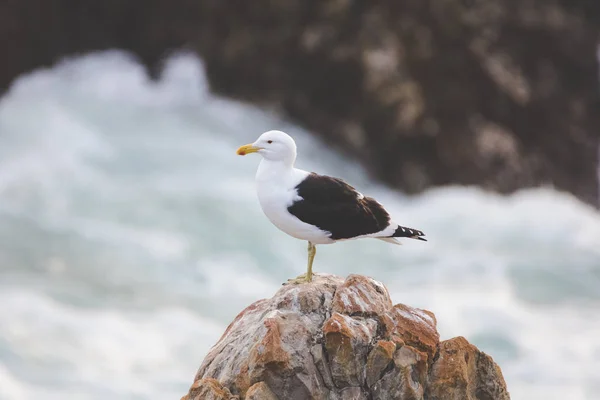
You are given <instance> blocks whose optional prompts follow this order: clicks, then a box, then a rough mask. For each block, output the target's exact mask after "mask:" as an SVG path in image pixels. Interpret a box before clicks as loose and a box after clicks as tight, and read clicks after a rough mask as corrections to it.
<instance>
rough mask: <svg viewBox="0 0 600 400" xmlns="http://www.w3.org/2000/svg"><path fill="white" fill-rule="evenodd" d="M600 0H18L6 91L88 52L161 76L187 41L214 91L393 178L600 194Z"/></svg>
mask: <svg viewBox="0 0 600 400" xmlns="http://www.w3.org/2000/svg"><path fill="white" fill-rule="evenodd" d="M598 26H600V2H598V1H590V0H547V1H540V2H534V1H522V0H489V1H477V0H404V1H362V2H360V1H349V0H327V1H309V0H288V1H267V0H256V1H252V2H232V1H224V0H173V1H169V2H166V1H163V0H128V1H123V0H106V1H96V0H79V1H76V2H74V1H71V0H54V1H47V0H13V1H3V2H0V37H2V38H3V40H1V41H0V53H1V54H2V56H3V58H2V63H0V90H2V89H3V88H6V87H7V86H8V85H9V83H10V81H11V80H12V79H13V78H14V77H15V76H17V75H18V74H20V73H22V72H24V71H27V70H30V69H32V68H35V67H38V66H41V65H48V64H51V63H52V62H54V61H56V60H58V59H60V58H61V57H63V56H67V55H71V54H75V53H81V52H85V51H90V50H97V49H106V48H113V47H117V48H122V49H127V50H131V51H132V52H134V53H135V54H137V55H138V56H139V57H140V59H141V60H142V61H143V62H144V63H145V64H146V65H148V66H149V69H150V71H151V72H152V73H153V74H154V75H157V74H158V73H159V71H160V65H161V59H162V58H163V57H164V56H165V55H166V54H167V53H168V52H169V51H171V50H173V49H179V48H186V49H189V50H192V51H194V52H197V53H198V54H199V55H201V56H202V58H203V59H204V61H205V65H206V67H207V73H208V78H209V81H210V83H211V85H212V88H213V89H214V90H215V91H217V92H219V93H223V94H226V95H229V96H233V97H238V98H243V99H245V100H249V101H253V102H257V103H259V104H265V105H268V106H272V107H276V108H278V109H280V110H281V111H283V112H285V113H287V114H288V115H289V116H291V117H292V118H293V119H295V120H297V121H298V122H300V123H301V124H303V125H305V126H307V127H308V128H311V129H312V130H313V131H314V132H316V133H317V134H319V135H321V136H322V137H324V138H325V139H326V140H327V141H328V142H330V143H333V144H335V145H336V146H337V147H339V148H340V149H342V150H344V151H345V152H347V153H348V154H352V155H353V156H355V157H356V158H357V159H359V160H361V161H363V162H364V164H365V165H366V166H367V167H368V168H369V169H370V171H371V172H372V173H373V174H374V175H375V176H377V177H379V178H381V179H382V180H383V181H385V182H386V183H388V184H391V185H392V186H395V187H398V188H401V189H404V190H406V191H408V192H413V193H414V192H418V191H420V190H423V189H425V188H427V187H430V186H435V185H443V184H448V183H459V184H476V185H481V186H484V187H486V188H490V189H494V190H498V191H500V192H510V191H513V190H515V189H518V188H521V187H527V186H535V185H538V184H541V183H550V184H553V185H555V186H556V187H558V188H559V189H562V190H566V191H570V192H572V193H574V194H575V195H577V196H578V197H579V198H581V199H583V200H585V201H586V202H589V203H591V204H595V205H597V204H598V182H597V177H596V166H597V162H598V136H599V135H600V113H599V112H598V110H599V109H600V97H599V90H598V68H597V67H598V65H597V64H598V63H597V61H596V46H597V42H598Z"/></svg>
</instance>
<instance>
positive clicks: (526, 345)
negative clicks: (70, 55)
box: [0, 52, 600, 400]
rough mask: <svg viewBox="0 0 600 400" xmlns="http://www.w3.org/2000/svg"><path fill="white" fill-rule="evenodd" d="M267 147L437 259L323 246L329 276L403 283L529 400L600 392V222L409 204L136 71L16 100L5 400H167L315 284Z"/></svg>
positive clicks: (3, 104) (400, 289)
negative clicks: (242, 323) (272, 214)
mask: <svg viewBox="0 0 600 400" xmlns="http://www.w3.org/2000/svg"><path fill="white" fill-rule="evenodd" d="M268 129H283V130H286V131H288V132H289V133H291V134H292V135H293V136H295V137H296V139H297V141H298V146H299V161H298V164H299V166H300V167H301V168H305V169H309V170H315V171H319V172H323V173H328V174H332V175H337V176H341V177H343V178H346V179H347V180H348V181H350V182H351V183H353V184H354V185H355V186H356V187H357V188H358V189H359V190H361V191H362V192H363V193H366V194H370V195H374V196H375V197H377V198H379V199H380V200H381V201H382V203H383V204H385V205H386V206H387V207H388V208H389V209H390V210H391V211H392V212H393V214H394V216H395V217H396V219H397V220H398V221H400V222H402V223H404V224H405V225H407V226H410V227H414V228H417V229H421V230H423V231H425V232H426V233H427V235H428V238H429V242H427V243H421V242H416V241H410V242H407V243H405V245H404V246H392V245H390V244H387V243H384V242H380V241H376V240H362V241H356V242H345V243H339V244H335V245H331V246H320V247H319V248H318V254H317V258H316V261H315V268H316V270H317V271H326V272H331V273H337V274H340V275H347V274H349V273H360V274H367V275H370V276H373V277H374V278H376V279H378V280H381V281H383V282H385V283H386V285H387V286H388V288H389V289H390V292H391V294H392V298H393V300H394V302H403V303H406V304H410V305H413V306H418V307H423V308H427V309H429V310H432V311H433V312H435V314H436V316H437V319H438V328H439V331H440V333H441V335H442V338H444V339H446V338H450V337H452V336H456V335H463V336H465V337H466V338H467V339H468V340H470V341H471V342H473V343H475V344H476V345H478V346H479V347H480V348H481V349H483V350H484V351H486V352H487V353H488V354H490V355H492V356H493V357H494V359H495V360H496V361H497V362H498V363H499V364H500V365H501V367H502V369H503V372H504V376H505V378H506V380H507V383H508V386H509V390H510V392H511V395H512V398H513V399H516V400H529V399H544V400H545V399H566V398H568V399H571V400H578V399H596V398H598V392H600V340H599V339H598V338H600V317H599V314H598V310H599V309H600V215H599V214H598V213H597V212H595V211H594V210H592V209H591V208H589V207H587V206H585V205H583V204H581V203H580V202H578V201H577V200H575V199H573V198H572V197H571V196H569V195H565V194H560V193H557V192H554V191H552V190H550V189H544V190H528V191H523V192H520V193H518V194H516V195H514V196H511V197H508V198H503V197H499V196H495V195H492V194H486V193H484V192H482V191H480V190H478V189H473V188H444V189H437V190H432V191H429V192H428V193H426V194H424V195H421V196H417V197H414V198H408V197H405V196H403V195H402V194H401V193H398V192H395V191H392V190H389V189H386V188H385V187H382V186H380V185H377V184H374V183H371V182H369V181H368V179H367V177H366V175H365V174H364V172H363V171H362V170H361V169H360V168H359V167H357V166H356V165H354V164H353V163H352V162H349V161H345V160H344V159H342V158H341V157H340V156H338V155H336V154H335V153H333V152H332V151H331V150H329V149H327V148H324V147H323V146H322V144H320V143H319V142H318V141H317V140H316V139H314V138H313V137H312V136H310V135H309V134H308V133H306V132H304V131H302V130H300V129H298V128H296V127H293V126H291V125H290V124H288V123H286V122H285V121H283V120H281V119H280V118H278V117H277V116H274V115H270V114H269V113H266V112H264V111H260V110H257V109H255V108H253V107H251V106H248V105H244V104H239V103H235V102H232V101H227V100H222V99H219V98H217V97H215V96H212V95H209V94H208V93H207V90H206V84H205V82H204V75H203V72H202V66H201V64H200V62H199V61H198V60H196V59H194V58H193V57H191V56H185V55H181V56H178V57H174V58H172V59H171V60H170V61H169V62H168V63H167V69H166V72H165V76H164V78H163V79H162V80H161V81H160V82H158V83H153V82H150V81H149V80H148V79H147V77H146V75H145V73H144V70H143V68H142V67H141V66H139V65H138V64H136V63H135V62H134V61H133V60H132V59H130V58H129V57H127V56H126V55H124V54H122V53H117V52H109V53H100V54H95V55H91V56H87V57H84V58H79V59H76V60H73V61H68V62H64V63H62V64H61V65H59V66H57V67H55V68H52V69H49V70H43V71H38V72H35V73H33V74H29V75H27V76H24V77H22V78H21V79H20V80H18V81H17V82H16V83H15V84H14V86H13V88H12V89H11V90H10V91H9V93H8V94H6V95H5V96H4V97H3V98H2V99H1V100H0V304H1V305H2V306H1V307H0V399H3V400H4V399H6V400H21V399H34V398H41V397H43V398H44V399H106V398H115V399H116V398H118V399H169V398H179V397H180V396H182V395H183V394H185V393H186V391H187V389H188V386H189V385H190V384H191V382H192V379H193V377H194V374H195V372H196V369H197V368H198V366H199V365H200V362H201V360H202V358H203V356H204V354H205V353H206V351H207V350H208V348H209V347H210V346H211V345H212V344H213V343H214V342H215V341H216V340H217V339H218V337H219V336H220V334H221V332H222V330H223V329H224V327H225V326H226V324H227V323H228V322H229V321H230V320H231V319H233V317H234V316H235V315H236V313H237V312H238V311H240V310H241V309H242V308H243V307H245V306H246V305H248V304H249V303H251V302H252V301H254V300H257V299H259V298H263V297H268V296H270V295H271V294H272V293H273V292H274V291H275V290H277V288H278V287H279V285H280V284H281V282H283V281H284V280H286V279H287V278H289V277H293V276H296V275H298V274H300V273H302V272H303V269H304V267H305V257H306V254H305V251H306V249H305V244H304V243H302V242H299V241H297V240H295V239H293V238H290V237H287V236H286V235H284V234H282V233H280V232H279V231H277V230H276V228H274V227H273V226H272V225H270V223H269V222H268V221H267V219H266V218H265V217H264V216H263V215H262V212H261V211H260V208H259V205H258V201H257V200H256V196H255V193H254V189H253V185H254V184H253V178H254V173H255V170H256V167H257V164H258V161H259V159H258V157H252V156H249V157H237V156H236V155H235V149H236V148H237V147H238V146H239V145H240V144H244V143H247V142H250V141H253V140H254V139H255V138H256V137H257V136H258V135H259V134H260V133H261V132H263V131H265V130H268Z"/></svg>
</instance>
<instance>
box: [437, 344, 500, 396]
mask: <svg viewBox="0 0 600 400" xmlns="http://www.w3.org/2000/svg"><path fill="white" fill-rule="evenodd" d="M438 355H439V356H438V359H437V360H436V361H435V362H434V363H433V366H432V368H431V372H430V379H431V383H430V385H429V386H428V398H429V399H430V400H479V399H486V400H487V399H508V398H509V396H508V392H507V390H506V386H505V385H501V384H498V382H501V381H503V378H502V371H500V368H499V367H498V366H497V365H496V364H495V363H494V361H493V360H492V358H491V357H490V356H488V355H487V354H485V353H482V352H481V351H479V350H477V348H476V347H475V346H473V345H472V344H470V343H469V342H467V340H466V339H465V338H463V337H457V338H454V339H450V340H446V341H445V342H442V343H440V346H439V353H438ZM490 377H494V379H490Z"/></svg>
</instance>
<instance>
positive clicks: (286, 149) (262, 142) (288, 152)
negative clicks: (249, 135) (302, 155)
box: [237, 131, 296, 165]
mask: <svg viewBox="0 0 600 400" xmlns="http://www.w3.org/2000/svg"><path fill="white" fill-rule="evenodd" d="M250 153H258V154H260V155H261V156H263V158H264V159H266V160H269V161H283V162H284V163H285V164H289V165H292V164H294V161H296V142H294V139H292V137H291V136H290V135H288V134H286V133H284V132H281V131H268V132H265V133H263V134H262V135H260V137H259V138H258V139H256V141H255V142H254V143H252V144H247V145H245V146H242V147H240V148H239V149H238V150H237V154H238V155H240V156H245V155H246V154H250Z"/></svg>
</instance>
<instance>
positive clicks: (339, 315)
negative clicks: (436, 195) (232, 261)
mask: <svg viewBox="0 0 600 400" xmlns="http://www.w3.org/2000/svg"><path fill="white" fill-rule="evenodd" d="M425 398H426V399H429V400H505V399H509V394H508V391H507V389H506V384H505V382H504V379H503V377H502V372H501V371H500V368H499V367H498V366H497V365H496V364H495V363H494V361H493V360H492V358H491V357H489V356H487V355H486V354H484V353H482V352H481V351H479V350H478V349H477V348H476V347H475V346H473V345H471V344H469V343H468V342H467V341H466V340H465V339H464V338H462V337H458V338H454V339H451V340H446V341H443V342H440V341H439V335H438V332H437V330H436V319H435V316H434V315H433V314H432V313H430V312H429V311H425V310H420V309H416V308H412V307H409V306H405V305H403V304H397V305H395V306H394V305H392V302H391V300H390V297H389V294H388V291H387V289H386V288H385V286H384V285H382V284H381V283H379V282H377V281H374V280H373V279H371V278H368V277H365V276H357V275H350V276H349V277H348V278H347V279H346V280H344V279H342V278H340V277H336V276H333V275H324V274H319V275H317V276H316V277H315V280H314V281H313V282H312V283H311V284H303V285H287V286H284V287H283V288H281V289H280V290H279V291H278V292H277V293H276V294H275V295H274V296H273V297H272V298H271V299H267V300H260V301H257V302H256V303H254V304H252V305H251V306H250V307H248V308H246V309H245V310H244V311H242V312H241V313H240V314H239V315H238V316H237V317H236V318H235V320H234V321H233V322H232V323H231V324H230V325H229V327H228V328H227V330H226V331H225V333H224V334H223V336H222V337H221V339H220V340H219V342H218V343H217V344H216V345H214V346H213V348H212V349H211V350H210V352H209V353H208V355H207V356H206V358H205V359H204V362H203V363H202V365H201V366H200V369H199V371H198V373H197V375H196V377H195V379H194V383H193V385H192V386H191V388H190V391H189V393H188V394H187V395H186V396H184V397H183V398H182V400H207V399H219V400H221V399H223V400H230V399H240V400H241V399H246V400H251V399H264V400H276V399H282V400H283V399H285V400H295V399H298V400H304V399H323V400H327V399H333V400H335V399H338V400H349V399H355V400H367V399H382V400H383V399H386V400H395V399H402V400H408V399H415V400H417V399H425Z"/></svg>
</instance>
